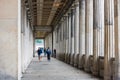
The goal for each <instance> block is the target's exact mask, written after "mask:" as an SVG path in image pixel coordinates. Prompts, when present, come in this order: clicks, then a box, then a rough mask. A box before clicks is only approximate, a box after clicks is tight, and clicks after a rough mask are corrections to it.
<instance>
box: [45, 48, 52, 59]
mask: <svg viewBox="0 0 120 80" xmlns="http://www.w3.org/2000/svg"><path fill="white" fill-rule="evenodd" d="M46 53H47V59H48V61H50V55H51V50H50V48H49V47H48V48H47V51H46Z"/></svg>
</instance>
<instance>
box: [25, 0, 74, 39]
mask: <svg viewBox="0 0 120 80" xmlns="http://www.w3.org/2000/svg"><path fill="white" fill-rule="evenodd" d="M72 1H73V0H25V6H26V9H27V15H28V19H29V20H30V22H31V23H32V24H33V26H34V27H33V29H34V32H35V37H36V38H44V37H45V36H47V35H48V34H49V33H50V32H51V31H52V29H53V26H54V25H56V23H57V22H58V21H59V20H60V18H61V17H62V16H63V14H64V13H63V12H65V10H67V8H69V7H68V6H69V5H70V4H71V3H72Z"/></svg>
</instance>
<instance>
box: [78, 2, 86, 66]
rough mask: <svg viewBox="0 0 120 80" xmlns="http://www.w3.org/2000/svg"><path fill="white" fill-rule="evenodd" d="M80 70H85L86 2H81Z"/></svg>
mask: <svg viewBox="0 0 120 80" xmlns="http://www.w3.org/2000/svg"><path fill="white" fill-rule="evenodd" d="M79 15H80V16H79V19H80V21H79V25H80V28H79V41H80V43H79V46H80V47H79V54H80V55H79V68H83V65H82V56H83V54H85V0H79Z"/></svg>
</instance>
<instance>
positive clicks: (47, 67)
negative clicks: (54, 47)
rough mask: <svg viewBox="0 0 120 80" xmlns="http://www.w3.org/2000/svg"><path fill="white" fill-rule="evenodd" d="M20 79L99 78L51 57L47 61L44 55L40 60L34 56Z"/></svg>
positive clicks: (66, 79) (69, 79)
mask: <svg viewBox="0 0 120 80" xmlns="http://www.w3.org/2000/svg"><path fill="white" fill-rule="evenodd" d="M22 80H100V79H98V78H95V77H93V76H92V75H90V74H87V73H86V72H83V71H81V70H78V69H76V68H74V67H72V66H69V65H68V64H66V63H64V62H61V61H58V60H57V59H54V58H52V60H51V61H50V62H49V61H47V60H46V58H45V57H44V58H43V59H42V61H41V62H39V61H38V59H37V57H35V58H34V59H33V60H32V62H31V64H30V65H29V67H28V69H27V70H26V72H25V74H23V78H22Z"/></svg>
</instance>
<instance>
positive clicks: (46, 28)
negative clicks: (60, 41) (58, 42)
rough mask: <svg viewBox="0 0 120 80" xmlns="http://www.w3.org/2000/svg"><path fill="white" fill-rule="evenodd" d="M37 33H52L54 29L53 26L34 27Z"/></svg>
mask: <svg viewBox="0 0 120 80" xmlns="http://www.w3.org/2000/svg"><path fill="white" fill-rule="evenodd" d="M34 30H35V31H42V32H44V31H45V32H51V31H52V27H51V26H34Z"/></svg>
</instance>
